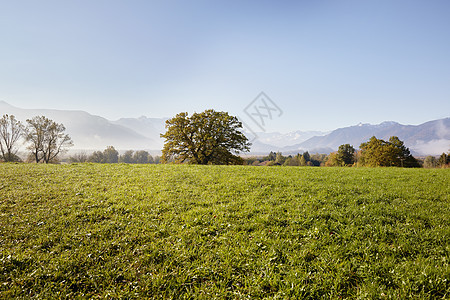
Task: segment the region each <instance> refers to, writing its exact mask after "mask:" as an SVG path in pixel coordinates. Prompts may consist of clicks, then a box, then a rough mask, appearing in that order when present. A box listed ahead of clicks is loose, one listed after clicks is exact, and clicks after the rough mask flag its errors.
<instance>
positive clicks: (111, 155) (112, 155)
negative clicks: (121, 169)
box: [103, 146, 119, 164]
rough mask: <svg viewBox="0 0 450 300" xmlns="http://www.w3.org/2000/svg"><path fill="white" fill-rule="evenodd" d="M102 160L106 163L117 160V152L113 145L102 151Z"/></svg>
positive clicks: (112, 162) (114, 162)
mask: <svg viewBox="0 0 450 300" xmlns="http://www.w3.org/2000/svg"><path fill="white" fill-rule="evenodd" d="M103 161H104V162H105V163H107V164H116V163H118V162H119V152H117V150H116V149H114V147H113V146H108V147H106V149H105V150H104V151H103Z"/></svg>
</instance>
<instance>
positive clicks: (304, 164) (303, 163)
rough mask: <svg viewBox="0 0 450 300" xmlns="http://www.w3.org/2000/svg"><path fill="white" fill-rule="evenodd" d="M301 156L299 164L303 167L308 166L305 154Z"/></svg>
mask: <svg viewBox="0 0 450 300" xmlns="http://www.w3.org/2000/svg"><path fill="white" fill-rule="evenodd" d="M299 157H300V158H299V160H298V165H299V166H302V167H304V166H306V159H305V157H304V156H303V155H300V156H299Z"/></svg>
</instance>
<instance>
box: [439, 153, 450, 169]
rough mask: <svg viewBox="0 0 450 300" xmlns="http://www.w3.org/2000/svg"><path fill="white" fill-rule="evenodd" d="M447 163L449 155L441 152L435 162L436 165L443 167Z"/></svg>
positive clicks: (449, 161) (449, 160) (449, 159)
mask: <svg viewBox="0 0 450 300" xmlns="http://www.w3.org/2000/svg"><path fill="white" fill-rule="evenodd" d="M448 163H450V157H449V155H447V154H445V153H442V154H441V156H439V160H438V162H437V165H438V166H439V167H441V168H444V167H445V166H446V165H447V164H448Z"/></svg>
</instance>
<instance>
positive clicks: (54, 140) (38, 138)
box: [25, 116, 73, 164]
mask: <svg viewBox="0 0 450 300" xmlns="http://www.w3.org/2000/svg"><path fill="white" fill-rule="evenodd" d="M27 123H28V126H27V128H26V134H25V138H26V140H27V141H28V142H29V143H30V145H29V146H28V149H29V150H30V151H31V153H32V155H33V157H34V160H35V161H36V163H39V162H41V161H42V162H45V163H47V164H48V163H49V162H51V161H52V160H55V159H56V157H57V156H58V155H59V154H60V153H62V152H64V151H66V150H67V147H70V146H72V145H73V143H72V139H71V138H70V137H69V135H68V134H65V133H64V132H65V130H66V128H65V127H64V125H63V124H58V123H56V122H54V121H53V120H50V119H48V118H46V117H44V116H36V117H34V118H33V119H28V120H27Z"/></svg>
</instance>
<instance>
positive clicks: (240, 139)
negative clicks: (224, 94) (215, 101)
mask: <svg viewBox="0 0 450 300" xmlns="http://www.w3.org/2000/svg"><path fill="white" fill-rule="evenodd" d="M166 128H167V131H166V133H164V134H161V137H162V138H165V143H164V148H163V151H162V153H163V154H162V161H163V162H170V161H173V162H176V163H184V162H187V163H191V164H203V165H204V164H242V163H243V160H242V158H240V157H239V156H237V154H238V153H239V152H243V151H249V150H250V143H249V142H248V140H247V138H246V137H245V135H244V134H243V133H242V132H240V131H239V130H240V129H241V128H242V123H241V122H239V121H238V119H237V118H236V117H234V116H230V115H228V113H226V112H216V111H214V110H212V109H210V110H206V111H204V112H202V113H194V114H193V115H192V116H191V117H189V116H188V114H187V113H184V112H183V113H179V114H177V115H176V116H175V117H174V118H172V119H169V120H167V121H166Z"/></svg>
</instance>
